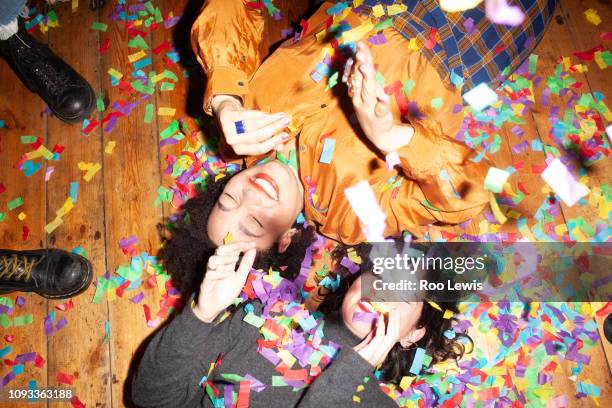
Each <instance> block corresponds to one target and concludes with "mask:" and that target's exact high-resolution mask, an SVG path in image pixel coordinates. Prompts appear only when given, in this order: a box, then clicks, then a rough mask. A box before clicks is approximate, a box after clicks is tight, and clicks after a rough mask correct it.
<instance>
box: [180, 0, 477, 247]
mask: <svg viewBox="0 0 612 408" xmlns="http://www.w3.org/2000/svg"><path fill="white" fill-rule="evenodd" d="M245 3H246V0H208V1H206V3H205V5H204V7H203V9H202V12H201V14H200V16H199V17H198V19H197V20H196V22H195V24H194V26H193V28H192V45H193V47H194V50H195V52H196V54H197V57H198V60H199V62H200V63H201V64H202V66H203V67H204V70H205V71H206V73H207V76H208V81H207V85H206V91H205V101H204V109H205V111H206V112H207V113H209V114H210V113H211V107H210V100H211V99H212V96H214V95H217V94H230V95H236V96H239V97H240V98H242V100H243V103H244V106H245V108H247V109H257V110H262V111H266V112H286V113H287V114H289V115H291V116H292V118H293V120H294V122H293V123H294V124H296V126H295V129H296V131H295V132H294V133H295V135H299V136H298V138H297V146H298V148H297V150H298V152H297V159H298V164H299V174H300V178H301V180H302V183H303V185H304V187H305V191H306V192H309V191H310V193H308V194H305V197H304V213H305V216H306V219H307V220H309V221H310V222H312V223H314V224H315V225H316V226H317V227H318V230H319V232H320V233H322V234H323V235H325V236H327V237H328V238H331V239H334V240H336V241H339V242H342V243H344V244H349V245H352V244H356V243H359V242H361V241H363V239H364V236H363V233H362V226H361V225H360V222H359V220H358V219H357V217H356V215H355V213H354V212H353V211H352V209H351V207H350V205H349V203H348V201H347V200H346V199H345V196H344V189H345V188H347V187H350V186H353V185H355V184H357V183H358V182H359V181H361V180H364V179H365V180H367V181H368V182H369V183H370V185H371V187H372V189H373V190H374V193H375V195H376V197H377V200H378V203H379V205H380V207H381V208H382V209H383V211H384V212H385V213H386V215H387V220H386V221H387V229H386V230H385V233H386V235H387V236H397V235H399V234H400V233H401V232H402V231H403V230H408V231H410V232H411V233H413V234H415V235H417V236H420V235H422V230H421V227H422V226H423V225H427V224H430V223H434V222H442V223H451V224H454V223H460V222H463V221H466V220H468V219H470V218H472V217H473V216H475V215H476V214H478V213H480V212H481V211H482V210H483V209H484V208H485V206H486V205H487V203H488V201H489V196H488V193H487V192H486V191H485V190H484V177H485V175H486V172H487V170H488V167H489V164H488V162H487V161H486V159H483V160H482V161H481V162H480V163H475V162H473V161H471V160H469V158H471V157H473V156H475V152H474V151H473V150H472V149H470V148H468V147H467V146H465V145H464V144H462V143H460V142H457V141H455V140H454V139H453V136H454V135H455V134H456V133H457V131H458V130H459V128H460V126H461V124H462V121H463V115H462V113H453V107H454V105H456V104H461V103H462V98H461V94H460V93H459V91H458V90H456V89H455V88H452V89H449V88H447V87H446V86H445V85H444V83H443V82H442V81H441V80H440V77H439V76H438V74H437V72H436V70H435V69H434V68H433V67H432V66H431V65H430V64H429V62H428V61H427V60H426V59H425V58H424V57H423V56H422V55H421V53H420V52H419V51H414V50H410V49H409V47H408V41H407V40H406V39H405V38H404V37H402V36H401V35H400V34H399V33H397V32H396V31H395V30H394V29H393V28H388V29H385V30H384V35H385V36H386V39H387V42H386V43H384V44H382V45H376V46H372V45H370V49H371V51H372V53H373V57H374V62H375V64H377V69H378V71H379V72H380V73H381V74H382V75H383V76H384V78H385V79H386V80H387V81H388V82H394V81H396V80H400V81H402V83H403V82H404V81H406V80H408V79H412V80H413V81H414V83H415V85H414V87H413V89H412V90H411V92H410V94H409V95H408V97H409V99H410V100H412V101H415V102H416V104H417V106H418V109H419V111H420V112H422V113H423V114H424V116H425V118H424V119H423V118H422V119H418V120H417V119H414V118H413V119H412V120H411V121H410V123H411V125H412V126H413V127H414V129H415V133H414V136H413V138H412V140H411V141H410V143H409V144H408V145H406V146H404V147H402V148H401V149H399V150H398V152H397V153H398V154H399V156H400V159H401V165H400V166H396V167H395V168H394V169H392V170H389V169H388V167H387V164H386V162H385V158H384V156H383V155H382V154H381V153H380V152H377V151H376V149H375V148H373V147H371V146H369V145H368V143H367V141H366V140H365V137H364V136H363V135H360V134H359V130H358V129H359V125H358V124H357V122H356V120H355V117H354V115H352V106H351V102H350V98H349V97H348V96H347V94H346V88H344V87H343V86H341V85H337V86H336V87H335V88H332V89H331V90H326V89H325V88H326V85H327V81H325V80H323V81H321V82H320V83H316V82H314V81H313V79H312V78H311V76H310V73H311V71H312V70H313V69H314V68H315V66H316V65H317V64H318V63H319V62H320V61H321V58H322V55H321V52H322V48H323V47H324V46H329V45H328V44H323V43H320V42H319V41H317V39H316V38H315V34H316V33H317V32H319V31H321V30H323V29H325V20H326V19H328V17H329V16H327V15H326V14H325V10H326V9H327V8H328V7H330V6H331V5H333V3H329V2H327V3H324V4H323V5H322V6H321V7H320V8H319V10H318V11H317V12H316V13H315V14H314V15H313V16H312V17H310V18H309V20H308V32H307V34H306V35H305V36H303V37H302V39H301V40H300V41H299V42H297V43H294V41H293V40H292V39H289V40H287V41H285V42H283V43H282V45H281V46H280V47H279V48H278V49H276V50H275V51H274V52H273V53H271V54H269V52H268V47H269V44H267V43H266V41H265V39H264V29H265V17H264V16H263V14H262V12H261V11H259V10H253V9H248V8H246V7H245ZM348 21H349V23H350V24H351V25H352V26H353V27H356V26H358V25H359V24H361V23H362V22H363V21H364V18H363V17H361V16H359V15H358V14H356V13H354V12H351V13H350V14H349V16H348ZM435 98H442V101H443V106H442V107H439V106H437V109H436V108H434V107H433V106H432V105H433V104H432V99H435ZM392 106H393V108H392V109H393V115H394V117H395V118H396V120H397V123H399V122H400V120H401V115H400V112H399V108H398V106H397V105H396V104H395V103H393V104H392ZM332 132H333V133H332ZM330 133H331V134H330ZM326 136H327V137H331V138H333V139H335V141H336V145H335V149H334V152H333V156H332V160H331V163H329V164H324V163H321V162H320V161H319V159H320V156H321V151H322V149H323V141H322V139H324V138H325V137H326ZM273 154H274V153H272V154H271V155H273ZM263 157H265V156H261V157H247V158H245V160H246V164H247V166H250V165H253V164H254V163H256V162H257V161H259V160H261V159H262V158H263Z"/></svg>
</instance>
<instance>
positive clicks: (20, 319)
mask: <svg viewBox="0 0 612 408" xmlns="http://www.w3.org/2000/svg"><path fill="white" fill-rule="evenodd" d="M33 321H34V315H32V314H27V315H23V316H16V317H15V318H14V319H13V326H15V327H19V326H25V325H26V324H31V323H32V322H33Z"/></svg>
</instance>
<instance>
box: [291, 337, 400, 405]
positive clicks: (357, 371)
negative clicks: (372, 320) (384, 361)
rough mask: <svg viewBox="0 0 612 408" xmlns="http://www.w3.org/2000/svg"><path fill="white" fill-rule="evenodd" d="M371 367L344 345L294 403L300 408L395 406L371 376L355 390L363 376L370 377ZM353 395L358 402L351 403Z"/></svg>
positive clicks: (361, 381)
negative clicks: (361, 386) (357, 397)
mask: <svg viewBox="0 0 612 408" xmlns="http://www.w3.org/2000/svg"><path fill="white" fill-rule="evenodd" d="M373 371H374V369H373V368H372V366H371V365H370V363H368V362H367V361H366V360H364V359H363V357H361V356H360V355H359V353H357V352H356V351H355V350H353V349H352V348H350V347H344V348H342V349H341V350H340V352H339V353H338V356H337V357H336V358H335V359H334V361H333V362H332V363H331V364H330V365H329V367H327V368H326V369H325V370H324V371H323V373H322V374H321V375H320V376H319V377H318V378H317V379H316V380H315V381H314V382H313V383H312V384H311V385H310V387H308V389H307V390H306V392H305V393H304V396H303V397H302V399H301V400H300V402H299V404H298V405H297V406H298V407H300V408H321V407H328V406H329V407H332V406H334V407H346V406H361V407H375V408H379V407H395V408H397V404H396V403H395V402H394V401H393V400H392V399H391V398H389V397H387V396H386V395H385V394H384V393H383V392H382V390H381V389H380V387H379V386H378V383H377V381H376V380H374V378H371V379H370V381H368V383H367V384H365V385H364V388H365V389H364V390H363V391H362V392H359V393H357V387H358V386H359V384H362V383H363V378H364V377H366V376H371V377H373V375H372V374H373ZM353 395H357V396H359V398H360V399H361V402H360V403H359V404H358V405H357V404H356V403H355V402H353Z"/></svg>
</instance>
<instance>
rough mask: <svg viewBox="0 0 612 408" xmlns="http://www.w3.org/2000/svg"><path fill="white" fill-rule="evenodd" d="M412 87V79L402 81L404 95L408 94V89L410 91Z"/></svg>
mask: <svg viewBox="0 0 612 408" xmlns="http://www.w3.org/2000/svg"><path fill="white" fill-rule="evenodd" d="M412 88H414V80H412V79H408V80H407V81H406V82H404V95H406V96H408V94H409V93H410V91H412Z"/></svg>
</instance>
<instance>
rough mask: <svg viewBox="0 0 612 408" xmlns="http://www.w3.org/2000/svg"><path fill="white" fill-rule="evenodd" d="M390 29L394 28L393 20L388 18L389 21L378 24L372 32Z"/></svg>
mask: <svg viewBox="0 0 612 408" xmlns="http://www.w3.org/2000/svg"><path fill="white" fill-rule="evenodd" d="M389 27H393V19H392V18H388V19H386V20H384V21H381V22H380V23H378V24H376V25H375V26H374V29H373V30H372V31H381V30H384V29H385V28H389Z"/></svg>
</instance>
